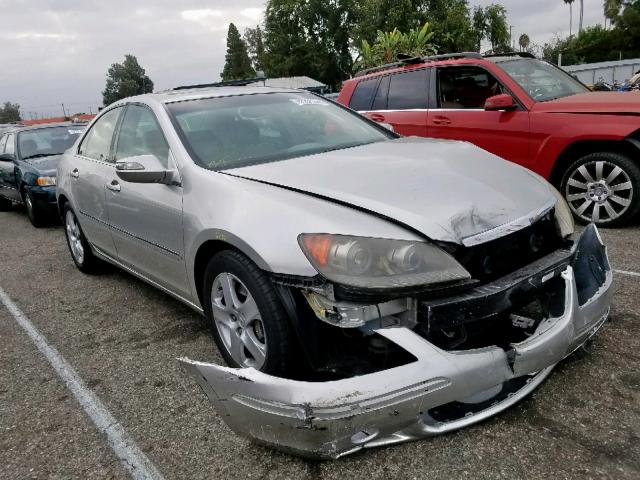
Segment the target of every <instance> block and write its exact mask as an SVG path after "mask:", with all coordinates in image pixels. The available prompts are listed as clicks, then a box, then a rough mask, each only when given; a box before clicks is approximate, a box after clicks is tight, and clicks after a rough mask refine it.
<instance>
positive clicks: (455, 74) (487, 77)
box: [438, 67, 504, 109]
mask: <svg viewBox="0 0 640 480" xmlns="http://www.w3.org/2000/svg"><path fill="white" fill-rule="evenodd" d="M500 93H504V88H503V87H502V85H500V82H498V80H496V78H495V77H494V76H493V75H491V74H490V73H489V72H487V71H486V70H485V69H484V68H480V67H452V68H441V69H438V107H439V108H456V109H480V108H484V102H485V101H486V100H487V98H489V97H492V96H494V95H498V94H500Z"/></svg>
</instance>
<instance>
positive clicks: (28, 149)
mask: <svg viewBox="0 0 640 480" xmlns="http://www.w3.org/2000/svg"><path fill="white" fill-rule="evenodd" d="M84 129H85V125H63V126H60V127H47V128H41V129H38V130H27V131H24V132H19V133H18V152H19V154H20V158H21V159H22V160H27V159H29V158H38V157H48V156H50V155H60V154H62V153H64V152H65V150H67V149H69V148H70V147H71V146H72V145H73V144H74V143H75V141H76V139H77V138H78V137H79V136H80V135H81V134H82V132H83V131H84Z"/></svg>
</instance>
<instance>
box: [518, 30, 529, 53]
mask: <svg viewBox="0 0 640 480" xmlns="http://www.w3.org/2000/svg"><path fill="white" fill-rule="evenodd" d="M530 43H531V40H530V39H529V35H527V34H526V33H523V34H522V35H520V38H519V39H518V45H520V51H524V52H526V51H527V47H528V46H529V44H530Z"/></svg>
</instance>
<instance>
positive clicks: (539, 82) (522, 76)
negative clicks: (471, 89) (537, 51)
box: [499, 58, 589, 102]
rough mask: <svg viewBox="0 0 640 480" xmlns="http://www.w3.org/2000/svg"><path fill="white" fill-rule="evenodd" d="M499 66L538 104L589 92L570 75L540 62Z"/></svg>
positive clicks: (532, 61) (515, 61)
mask: <svg viewBox="0 0 640 480" xmlns="http://www.w3.org/2000/svg"><path fill="white" fill-rule="evenodd" d="M499 65H500V67H501V68H502V69H503V70H504V71H505V72H507V74H509V76H510V77H511V78H513V79H514V80H515V81H516V82H518V83H519V84H520V86H521V87H522V88H523V89H524V90H525V91H526V92H527V93H528V94H529V96H530V97H531V98H532V99H534V100H535V101H536V102H546V101H548V100H554V99H556V98H562V97H568V96H569V95H575V94H576V93H585V92H588V91H589V89H588V88H587V87H585V86H584V85H583V84H582V83H580V82H579V81H577V80H576V79H575V78H573V77H572V76H571V75H569V74H568V73H566V72H564V71H562V70H561V69H559V68H557V67H554V66H553V65H550V64H548V63H546V62H542V61H540V60H533V59H524V58H521V59H516V60H506V61H501V62H499Z"/></svg>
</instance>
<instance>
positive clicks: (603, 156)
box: [560, 152, 640, 228]
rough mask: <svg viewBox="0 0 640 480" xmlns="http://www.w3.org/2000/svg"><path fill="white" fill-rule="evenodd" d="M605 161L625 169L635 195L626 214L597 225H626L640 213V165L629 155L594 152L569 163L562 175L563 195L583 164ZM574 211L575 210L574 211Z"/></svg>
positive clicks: (576, 217) (579, 220) (604, 226)
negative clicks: (576, 171) (571, 178)
mask: <svg viewBox="0 0 640 480" xmlns="http://www.w3.org/2000/svg"><path fill="white" fill-rule="evenodd" d="M599 160H602V161H605V162H609V163H612V164H614V165H617V166H618V167H620V168H621V169H623V170H624V171H625V173H626V174H627V175H628V176H629V179H630V180H631V184H632V185H633V197H632V200H631V201H632V204H631V206H630V207H629V208H628V209H627V211H626V212H624V214H623V215H622V216H621V217H619V218H617V219H615V220H612V221H608V222H598V223H597V225H598V227H600V228H608V227H618V226H622V225H626V224H628V223H630V222H632V221H633V220H634V219H635V218H637V217H638V214H639V213H640V166H638V165H637V164H636V162H634V161H633V160H632V159H631V158H629V157H628V156H627V155H625V154H622V153H618V152H593V153H589V154H587V155H584V156H583V157H580V158H579V159H577V160H576V161H574V162H573V163H571V164H570V165H569V168H567V170H566V171H565V173H564V175H563V176H562V181H561V183H560V191H561V193H562V196H563V197H564V198H565V199H566V186H567V182H568V180H569V177H570V175H571V174H572V173H573V172H574V171H575V170H577V169H578V168H580V167H581V166H582V165H585V164H588V163H593V162H596V161H599ZM572 213H573V212H572ZM574 218H575V219H576V220H577V221H578V222H580V223H583V224H584V223H588V222H587V221H586V220H584V219H582V218H579V217H578V216H577V215H575V214H574Z"/></svg>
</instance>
